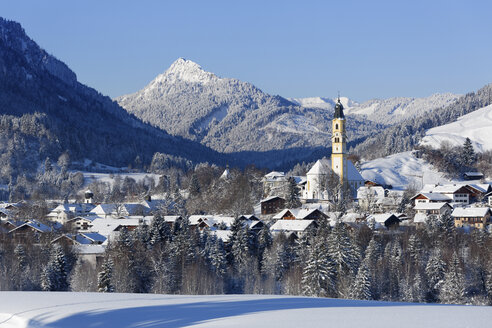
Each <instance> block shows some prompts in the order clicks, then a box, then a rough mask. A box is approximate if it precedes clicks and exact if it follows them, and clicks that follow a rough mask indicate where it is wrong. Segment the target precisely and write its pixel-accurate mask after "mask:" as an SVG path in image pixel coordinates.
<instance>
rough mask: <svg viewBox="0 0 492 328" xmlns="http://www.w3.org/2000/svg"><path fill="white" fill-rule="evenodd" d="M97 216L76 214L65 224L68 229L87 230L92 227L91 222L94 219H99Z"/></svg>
mask: <svg viewBox="0 0 492 328" xmlns="http://www.w3.org/2000/svg"><path fill="white" fill-rule="evenodd" d="M99 218H100V217H99V216H94V215H91V216H77V217H75V218H73V219H71V220H68V221H67V223H66V225H67V226H68V228H69V229H70V230H77V231H78V230H80V231H84V230H89V229H90V228H91V227H92V222H93V221H94V220H95V219H99Z"/></svg>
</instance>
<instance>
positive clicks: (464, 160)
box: [460, 137, 476, 170]
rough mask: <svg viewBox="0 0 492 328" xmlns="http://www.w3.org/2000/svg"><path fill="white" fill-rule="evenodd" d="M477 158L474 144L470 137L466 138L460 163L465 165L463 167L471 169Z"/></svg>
mask: <svg viewBox="0 0 492 328" xmlns="http://www.w3.org/2000/svg"><path fill="white" fill-rule="evenodd" d="M475 160H476V154H475V150H474V149H473V144H472V142H471V140H470V138H468V137H467V138H466V140H465V143H464V144H463V150H462V153H461V158H460V164H461V165H462V166H463V169H465V170H466V169H470V168H471V167H472V166H473V164H474V163H475Z"/></svg>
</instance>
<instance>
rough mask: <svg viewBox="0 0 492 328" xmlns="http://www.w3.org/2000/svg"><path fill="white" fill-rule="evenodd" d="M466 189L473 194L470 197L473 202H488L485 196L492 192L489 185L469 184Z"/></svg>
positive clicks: (491, 187)
mask: <svg viewBox="0 0 492 328" xmlns="http://www.w3.org/2000/svg"><path fill="white" fill-rule="evenodd" d="M466 187H467V188H468V189H470V191H471V192H472V193H471V195H470V201H471V202H482V201H483V200H485V201H487V199H486V198H485V195H487V194H488V193H490V192H492V186H491V185H490V184H488V183H469V184H467V185H466Z"/></svg>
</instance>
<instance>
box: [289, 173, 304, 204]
mask: <svg viewBox="0 0 492 328" xmlns="http://www.w3.org/2000/svg"><path fill="white" fill-rule="evenodd" d="M285 202H286V206H287V207H288V208H297V207H299V206H301V201H300V200H299V189H298V188H297V183H296V180H295V179H294V178H293V177H290V178H289V180H288V185H287V194H286V199H285Z"/></svg>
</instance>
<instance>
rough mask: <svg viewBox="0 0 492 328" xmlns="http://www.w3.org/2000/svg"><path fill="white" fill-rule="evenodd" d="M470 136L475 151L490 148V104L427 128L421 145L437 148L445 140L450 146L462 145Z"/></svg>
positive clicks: (491, 108) (491, 125)
mask: <svg viewBox="0 0 492 328" xmlns="http://www.w3.org/2000/svg"><path fill="white" fill-rule="evenodd" d="M466 138H470V140H471V141H472V144H473V148H475V151H478V152H483V151H486V150H492V105H489V106H486V107H484V108H480V109H478V110H476V111H474V112H471V113H469V114H466V115H463V116H461V117H459V118H458V119H457V120H456V121H455V122H453V123H449V124H445V125H441V126H438V127H435V128H432V129H429V130H427V132H426V133H425V136H424V138H423V139H422V141H421V142H420V143H421V144H422V145H426V146H431V147H433V148H439V147H440V146H441V144H442V143H444V142H446V143H448V144H449V145H450V146H463V144H464V142H465V140H466Z"/></svg>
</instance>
